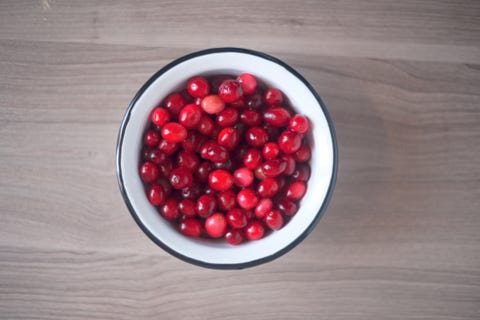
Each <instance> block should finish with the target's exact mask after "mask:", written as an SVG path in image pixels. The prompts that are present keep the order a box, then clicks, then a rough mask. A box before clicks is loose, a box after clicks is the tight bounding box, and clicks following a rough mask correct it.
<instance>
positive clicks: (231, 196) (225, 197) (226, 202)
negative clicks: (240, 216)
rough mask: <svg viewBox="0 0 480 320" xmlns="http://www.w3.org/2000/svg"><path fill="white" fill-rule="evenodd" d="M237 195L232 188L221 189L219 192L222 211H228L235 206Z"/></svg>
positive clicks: (218, 197) (218, 201) (218, 196)
mask: <svg viewBox="0 0 480 320" xmlns="http://www.w3.org/2000/svg"><path fill="white" fill-rule="evenodd" d="M236 199H237V195H236V194H235V192H233V191H232V190H225V191H220V192H218V193H217V203H218V208H219V209H220V210H222V211H228V210H231V209H233V208H234V207H235V205H236V204H237V202H236Z"/></svg>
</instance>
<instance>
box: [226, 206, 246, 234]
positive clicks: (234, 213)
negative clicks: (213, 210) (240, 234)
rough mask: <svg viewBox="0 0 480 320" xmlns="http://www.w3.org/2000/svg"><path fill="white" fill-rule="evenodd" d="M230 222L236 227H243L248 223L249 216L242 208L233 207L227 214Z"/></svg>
mask: <svg viewBox="0 0 480 320" xmlns="http://www.w3.org/2000/svg"><path fill="white" fill-rule="evenodd" d="M226 218H227V222H228V224H229V225H230V226H231V227H232V228H234V229H241V228H243V227H245V226H246V225H247V222H248V220H247V216H246V215H245V212H244V211H243V210H242V209H239V208H233V209H232V210H229V211H228V212H227V214H226Z"/></svg>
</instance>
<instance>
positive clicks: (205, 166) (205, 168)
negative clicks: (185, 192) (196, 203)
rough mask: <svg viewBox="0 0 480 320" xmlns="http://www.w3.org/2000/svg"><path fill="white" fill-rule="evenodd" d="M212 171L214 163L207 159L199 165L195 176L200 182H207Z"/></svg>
mask: <svg viewBox="0 0 480 320" xmlns="http://www.w3.org/2000/svg"><path fill="white" fill-rule="evenodd" d="M210 171H212V165H211V163H210V162H209V161H205V162H202V163H201V164H200V165H199V166H198V168H197V171H196V172H195V176H196V178H197V179H198V180H199V181H200V182H207V181H208V175H209V174H210Z"/></svg>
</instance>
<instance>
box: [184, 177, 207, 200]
mask: <svg viewBox="0 0 480 320" xmlns="http://www.w3.org/2000/svg"><path fill="white" fill-rule="evenodd" d="M202 192H203V189H201V187H200V185H199V184H198V183H197V182H195V181H194V182H193V183H192V184H191V185H190V186H188V187H185V188H183V189H181V190H180V195H181V196H182V198H184V199H192V200H196V199H197V198H198V197H199V196H200V194H202Z"/></svg>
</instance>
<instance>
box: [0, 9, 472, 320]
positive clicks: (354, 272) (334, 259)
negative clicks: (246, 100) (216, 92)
mask: <svg viewBox="0 0 480 320" xmlns="http://www.w3.org/2000/svg"><path fill="white" fill-rule="evenodd" d="M479 17H480V5H479V2H478V1H455V2H451V1H401V2H398V1H369V2H359V1H351V0H350V1H347V0H344V1H336V2H318V1H303V2H301V3H298V2H287V1H278V2H277V1H275V2H273V1H264V2H254V1H241V2H239V1H235V2H234V1H222V2H215V3H211V2H208V4H207V3H206V2H193V1H172V2H170V1H163V2H157V1H144V2H142V3H139V2H134V1H118V2H115V5H112V4H107V3H105V2H100V1H85V2H68V1H66V2H64V1H47V0H45V1H38V2H27V1H10V2H9V1H2V2H0V74H1V75H2V76H1V77H0V136H1V137H2V138H1V139H0V318H2V319H85V318H88V319H132V318H136V319H150V318H154V317H156V318H159V317H160V318H162V319H179V318H190V319H205V318H209V319H242V318H245V317H249V318H254V319H342V320H343V319H435V320H438V319H478V318H480V165H479V162H478V158H479V156H480V148H479V145H478V141H480V91H479V88H480V19H479ZM219 26H221V27H222V30H223V32H218V31H217V30H218V28H219ZM211 46H240V47H250V48H254V49H259V50H263V51H265V52H267V53H270V54H273V55H276V56H277V57H279V58H280V59H282V60H284V61H285V62H287V63H289V64H290V65H292V66H293V67H294V68H295V69H297V70H298V71H299V72H301V73H302V74H303V75H304V76H305V77H306V78H307V79H308V80H309V81H310V82H311V83H312V85H313V86H314V87H315V88H316V89H317V91H318V92H319V93H320V95H321V96H322V98H323V99H324V101H325V103H326V105H327V106H328V108H329V111H330V113H331V115H332V117H333V120H334V123H335V127H336V130H337V136H338V143H339V156H340V169H339V175H338V182H337V187H336V190H335V193H334V197H333V199H332V202H331V204H330V206H329V208H328V210H327V213H326V215H325V217H324V218H323V219H322V221H321V223H320V224H319V225H318V226H317V228H316V229H315V230H314V231H313V233H312V234H311V235H310V236H309V237H308V238H307V239H306V240H305V241H304V242H303V243H302V244H300V245H299V246H298V247H297V248H295V249H294V250H293V251H291V252H289V253H288V254H287V255H285V256H283V257H281V258H280V259H278V260H276V261H274V262H271V263H268V264H266V265H262V266H259V267H256V268H252V269H247V270H240V271H216V270H207V269H202V268H199V267H195V266H191V265H189V264H186V263H183V262H181V261H179V260H177V259H175V258H173V257H171V256H169V255H168V254H166V253H165V252H163V251H162V250H160V249H159V248H158V247H156V246H155V245H154V244H153V243H152V242H150V241H149V240H148V239H147V238H146V237H145V236H144V235H143V233H142V232H141V231H140V230H139V228H138V227H137V226H136V225H135V224H134V222H133V220H132V218H131V217H130V215H129V214H128V211H127V209H126V207H125V205H124V204H123V201H122V199H121V196H120V194H119V192H118V188H117V184H116V179H115V168H114V157H115V143H116V136H117V132H118V127H119V123H120V121H121V119H122V116H123V112H124V111H125V107H126V105H127V104H128V103H129V101H130V99H131V98H132V97H133V95H134V94H135V92H136V90H137V89H138V88H139V87H140V85H141V84H142V83H143V82H144V81H145V80H146V79H148V77H149V76H150V75H151V74H152V73H153V72H154V71H155V70H157V69H159V68H160V67H162V66H163V65H165V64H166V63H168V62H169V61H171V60H172V59H174V58H176V57H178V56H180V55H183V54H185V53H188V52H191V51H194V50H198V49H202V48H206V47H211Z"/></svg>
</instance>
